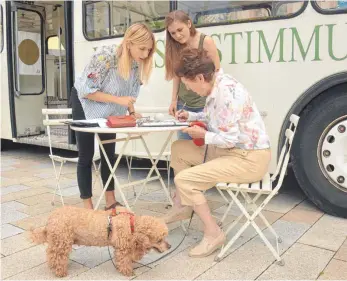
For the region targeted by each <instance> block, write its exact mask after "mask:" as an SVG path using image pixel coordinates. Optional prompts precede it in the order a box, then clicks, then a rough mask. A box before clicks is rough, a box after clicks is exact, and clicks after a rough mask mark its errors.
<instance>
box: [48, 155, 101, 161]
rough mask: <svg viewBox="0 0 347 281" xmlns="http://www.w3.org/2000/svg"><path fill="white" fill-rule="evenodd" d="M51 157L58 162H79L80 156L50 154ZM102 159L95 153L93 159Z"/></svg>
mask: <svg viewBox="0 0 347 281" xmlns="http://www.w3.org/2000/svg"><path fill="white" fill-rule="evenodd" d="M49 158H51V159H53V160H54V161H57V162H71V163H78V157H62V156H59V155H49ZM97 160H100V155H98V154H97V155H94V157H93V161H97Z"/></svg>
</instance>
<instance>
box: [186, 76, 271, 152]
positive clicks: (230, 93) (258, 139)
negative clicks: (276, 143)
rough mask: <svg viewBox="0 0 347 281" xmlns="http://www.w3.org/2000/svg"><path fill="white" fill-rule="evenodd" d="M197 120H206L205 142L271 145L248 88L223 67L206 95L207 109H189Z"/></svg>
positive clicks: (226, 145) (230, 145)
mask: <svg viewBox="0 0 347 281" xmlns="http://www.w3.org/2000/svg"><path fill="white" fill-rule="evenodd" d="M194 120H203V121H206V123H207V125H208V132H207V133H206V135H205V143H206V144H212V145H216V146H218V147H221V148H233V147H236V148H240V149H247V150H253V149H267V148H269V147H270V141H269V137H268V135H267V133H266V130H265V124H264V122H263V119H262V118H261V115H260V113H259V111H258V109H257V107H256V105H255V103H254V102H253V101H252V98H251V96H250V95H249V93H248V91H247V90H246V89H245V87H244V86H243V85H242V84H241V83H239V82H238V81H237V80H236V79H235V78H233V77H232V76H231V75H228V74H224V73H223V71H222V70H220V71H219V73H218V74H217V77H216V80H215V83H214V86H213V90H212V92H211V94H210V95H209V96H208V97H207V99H206V105H205V108H204V111H203V112H198V113H195V112H189V119H188V121H194Z"/></svg>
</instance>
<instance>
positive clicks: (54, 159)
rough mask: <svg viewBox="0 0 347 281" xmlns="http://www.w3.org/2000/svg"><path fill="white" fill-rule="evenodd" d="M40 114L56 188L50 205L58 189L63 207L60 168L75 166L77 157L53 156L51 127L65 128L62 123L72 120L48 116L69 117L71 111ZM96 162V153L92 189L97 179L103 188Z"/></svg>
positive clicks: (58, 110) (50, 110) (69, 109)
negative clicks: (57, 165)
mask: <svg viewBox="0 0 347 281" xmlns="http://www.w3.org/2000/svg"><path fill="white" fill-rule="evenodd" d="M42 114H43V115H44V116H45V119H44V120H43V125H44V126H46V127H47V135H48V145H49V151H50V154H49V158H51V160H52V164H53V169H54V174H55V179H56V187H55V189H54V194H53V199H52V201H51V204H52V205H54V202H55V195H56V192H57V189H58V190H59V194H60V199H61V203H62V204H63V205H64V199H63V195H62V193H61V188H60V176H61V172H62V168H63V165H64V164H65V163H67V162H70V163H76V164H77V162H78V157H62V156H59V155H55V154H53V148H52V137H51V126H59V127H62V126H67V125H66V124H64V123H63V122H65V121H72V119H53V118H51V119H50V116H52V115H54V116H55V117H56V116H59V115H60V116H59V117H61V115H71V114H72V109H71V108H56V109H46V108H44V109H42ZM98 160H100V155H99V154H98V153H95V154H94V157H93V167H94V169H95V180H94V182H93V187H94V185H95V181H96V179H99V181H100V184H101V185H100V186H101V187H102V186H103V184H102V180H101V176H100V172H99V171H100V164H99V166H97V165H96V163H95V162H96V161H98ZM55 162H58V163H60V166H59V171H57V167H56V163H55Z"/></svg>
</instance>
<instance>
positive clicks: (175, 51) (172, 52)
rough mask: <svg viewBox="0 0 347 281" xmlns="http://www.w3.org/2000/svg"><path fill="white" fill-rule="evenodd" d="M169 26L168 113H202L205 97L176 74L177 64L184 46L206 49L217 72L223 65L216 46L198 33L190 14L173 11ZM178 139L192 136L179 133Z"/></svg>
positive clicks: (169, 17) (167, 67) (168, 19)
mask: <svg viewBox="0 0 347 281" xmlns="http://www.w3.org/2000/svg"><path fill="white" fill-rule="evenodd" d="M165 28H166V47H165V48H166V49H165V71H166V74H165V76H166V77H165V78H166V79H167V80H168V81H170V80H173V88H172V99H171V105H170V108H169V113H170V114H171V115H172V116H175V113H176V111H177V110H180V109H182V108H183V106H184V109H185V110H188V111H191V112H201V111H202V110H203V108H204V106H205V101H206V98H205V97H201V96H199V95H197V94H196V93H195V92H194V91H192V90H191V89H189V88H187V87H186V85H185V84H184V83H182V82H181V79H180V78H179V77H177V76H176V75H175V72H174V64H175V62H178V61H179V56H180V53H181V52H182V50H183V49H185V48H189V49H198V50H199V51H206V52H207V54H208V56H209V57H210V58H211V59H212V60H213V62H214V64H215V67H216V71H218V70H219V68H220V60H219V55H218V51H217V47H216V45H215V43H214V41H213V39H212V38H211V37H209V36H206V35H205V34H203V33H201V32H199V31H198V30H197V29H196V28H195V26H194V24H193V22H192V20H191V19H190V18H189V16H188V15H187V14H186V13H185V12H183V11H181V10H178V11H173V12H171V13H169V14H168V15H167V16H166V18H165ZM178 138H179V139H188V140H190V139H191V137H190V136H189V135H188V134H186V133H183V132H179V133H178Z"/></svg>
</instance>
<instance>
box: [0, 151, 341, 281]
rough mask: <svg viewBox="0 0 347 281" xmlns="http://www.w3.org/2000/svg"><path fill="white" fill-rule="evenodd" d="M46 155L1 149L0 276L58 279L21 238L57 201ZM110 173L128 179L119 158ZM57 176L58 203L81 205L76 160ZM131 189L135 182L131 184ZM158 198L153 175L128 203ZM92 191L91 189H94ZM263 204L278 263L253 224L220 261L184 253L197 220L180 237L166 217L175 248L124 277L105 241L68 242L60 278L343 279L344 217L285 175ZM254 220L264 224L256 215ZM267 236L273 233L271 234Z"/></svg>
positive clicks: (216, 207)
mask: <svg viewBox="0 0 347 281" xmlns="http://www.w3.org/2000/svg"><path fill="white" fill-rule="evenodd" d="M47 155H48V151H47V150H45V149H35V148H32V147H27V146H26V147H18V148H16V149H14V150H9V151H5V152H2V153H1V178H0V180H1V188H0V194H1V250H0V252H1V260H0V261H1V279H2V280H7V279H9V280H53V279H57V278H56V277H55V276H54V275H53V274H52V273H51V272H50V270H49V269H48V266H47V263H46V257H45V248H46V246H45V245H35V244H33V243H31V241H30V240H29V239H28V234H29V230H30V229H31V228H32V227H34V228H36V227H40V226H43V225H45V223H46V221H47V218H48V216H49V214H50V212H51V211H52V210H54V209H55V208H58V207H60V206H61V203H60V202H59V197H57V198H56V199H57V200H56V202H55V205H54V206H53V205H51V200H52V197H53V192H54V188H55V179H54V174H53V170H52V166H51V162H50V160H49V159H48V156H47ZM117 173H118V176H119V177H120V180H121V181H123V182H125V181H127V169H126V168H125V166H124V165H123V166H121V168H120V169H119V170H118V172H117ZM144 176H145V174H144V172H143V171H139V170H137V171H135V172H134V175H133V177H134V178H135V179H140V178H143V177H144ZM61 183H62V184H61V186H62V195H63V196H64V200H65V203H66V204H69V205H76V206H82V205H81V200H80V199H79V192H78V187H77V181H76V166H75V165H72V164H68V165H66V166H65V167H64V170H63V175H62V182H61ZM100 190H101V189H100V187H99V186H97V185H96V186H95V187H94V194H95V195H99V194H100ZM138 190H139V187H136V191H138ZM125 194H126V196H127V198H128V199H133V198H134V192H133V190H132V189H131V188H130V189H128V190H126V192H125ZM207 196H208V199H209V205H210V207H211V209H212V211H213V214H214V215H215V216H220V215H221V214H222V213H223V211H224V209H225V206H224V205H223V204H224V203H223V199H222V198H221V197H220V196H219V194H218V193H217V192H216V191H214V190H211V191H208V192H207ZM118 198H119V197H118ZM164 198H165V196H164V194H163V192H162V190H161V186H160V185H159V184H158V182H153V183H152V184H150V185H149V186H148V188H147V191H146V194H144V195H143V196H141V198H140V200H139V201H138V203H137V204H136V206H135V207H134V210H135V212H137V213H141V214H146V215H153V216H161V215H162V214H164V213H165V212H166V211H167V209H166V208H165V207H166V203H160V202H159V201H160V200H163V199H164ZM96 199H97V196H94V200H95V201H96ZM151 201H156V202H151ZM102 207H103V205H101V206H100V208H102ZM234 207H235V206H234ZM234 207H233V208H232V209H231V211H230V215H229V216H228V217H227V219H226V221H225V223H224V226H228V225H229V224H230V223H232V222H233V221H234V220H235V218H236V217H237V216H238V215H239V213H240V212H239V210H238V209H237V208H236V207H235V208H234ZM265 209H266V211H264V215H265V216H266V217H267V218H268V220H269V222H270V223H271V224H272V225H273V227H274V229H275V230H276V231H277V233H278V234H279V235H280V236H281V237H282V239H283V243H281V244H280V252H281V255H282V257H283V258H284V260H285V265H284V266H279V265H277V264H276V263H275V260H274V258H273V256H272V254H271V253H270V252H269V250H268V249H267V247H266V246H265V245H264V244H263V242H262V240H261V239H260V238H259V236H257V235H256V232H255V231H254V229H253V228H252V227H249V228H248V229H247V230H246V232H245V233H244V234H243V235H242V236H241V237H240V238H239V240H238V241H237V242H236V244H235V245H234V246H233V247H232V248H231V249H230V250H229V252H228V253H227V255H226V256H225V257H224V258H223V260H222V261H220V262H219V263H214V262H213V259H214V256H215V254H214V255H211V256H209V257H206V258H199V259H194V258H190V257H189V256H188V251H189V248H190V247H191V246H193V245H194V244H196V243H197V242H198V241H199V240H200V239H201V237H202V232H201V231H202V223H201V221H200V220H199V219H198V218H197V217H194V219H193V220H192V223H191V226H190V231H189V235H188V236H186V237H185V239H184V240H183V242H182V243H181V241H182V239H183V237H184V234H183V232H182V230H181V228H180V227H179V224H178V223H176V224H173V225H170V235H169V238H168V239H169V242H170V243H171V244H172V245H173V248H176V246H178V248H177V249H176V250H175V251H173V252H172V253H171V254H170V255H168V256H166V257H164V258H163V259H160V260H157V259H158V258H159V257H160V256H159V255H158V254H156V253H150V254H149V255H147V256H146V257H144V259H143V260H142V261H140V262H139V263H137V264H135V265H134V267H135V268H136V269H135V275H134V276H133V277H131V278H126V277H124V276H122V275H120V274H119V273H118V272H117V271H116V269H115V268H114V266H113V264H112V261H111V260H110V259H111V258H110V253H109V251H108V248H107V247H103V248H98V247H78V246H74V247H73V251H72V253H71V255H70V261H69V275H68V276H67V277H65V278H64V279H71V280H114V279H146V280H157V279H175V280H178V279H191V280H193V279H194V280H195V279H198V280H201V279H204V280H212V279H213V280H225V279H250V280H255V279H261V280H263V279H272V280H282V279H306V280H317V279H319V280H322V279H323V280H346V279H347V239H346V236H347V220H345V219H341V218H336V217H332V216H329V215H327V214H324V213H322V212H321V211H319V210H318V209H317V208H316V207H315V206H313V205H312V204H311V203H310V202H309V201H308V200H307V199H306V198H305V196H304V194H303V193H302V192H301V190H300V189H299V188H298V187H297V186H296V184H295V182H294V181H293V180H290V179H288V180H287V182H286V186H285V187H284V188H283V189H282V191H281V192H280V194H279V195H278V196H277V197H275V198H274V199H273V200H272V201H271V202H270V204H269V205H268V206H267V207H266V208H265ZM257 223H258V224H259V226H260V227H261V228H263V229H265V225H264V224H263V223H262V222H260V221H257ZM240 225H242V221H241V222H240V223H239V226H240ZM264 232H265V234H266V235H267V237H271V236H270V235H269V231H268V230H265V231H264ZM234 233H235V232H233V233H231V234H230V235H232V234H234ZM270 242H273V241H272V240H271V239H270ZM180 243H181V244H180Z"/></svg>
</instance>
